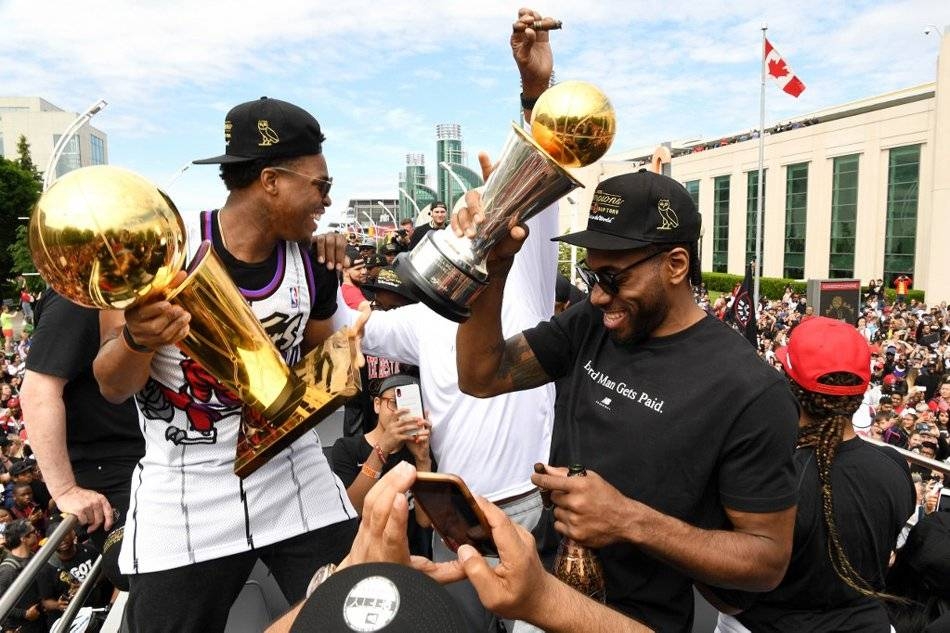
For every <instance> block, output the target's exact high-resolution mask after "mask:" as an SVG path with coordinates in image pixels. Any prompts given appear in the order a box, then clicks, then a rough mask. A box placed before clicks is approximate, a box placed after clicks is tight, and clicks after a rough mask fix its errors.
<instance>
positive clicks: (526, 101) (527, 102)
mask: <svg viewBox="0 0 950 633" xmlns="http://www.w3.org/2000/svg"><path fill="white" fill-rule="evenodd" d="M538 98H539V97H526V96H524V93H523V92H522V93H521V108H522V109H524V110H533V109H534V104H536V103H537V102H538Z"/></svg>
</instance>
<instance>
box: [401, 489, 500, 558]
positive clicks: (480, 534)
mask: <svg viewBox="0 0 950 633" xmlns="http://www.w3.org/2000/svg"><path fill="white" fill-rule="evenodd" d="M411 490H412V495H413V497H414V498H415V500H416V503H418V504H419V507H421V508H422V511H423V512H425V513H426V514H427V515H428V516H429V519H430V520H431V521H432V527H434V528H435V531H436V532H438V533H439V536H441V537H442V541H443V542H444V543H445V545H446V547H448V548H449V549H450V550H452V551H453V552H456V551H458V548H459V546H461V545H466V544H467V545H471V546H472V547H474V548H475V549H476V550H477V551H478V552H479V553H480V554H483V555H485V556H498V548H497V547H495V541H494V540H493V539H492V535H491V528H490V527H489V525H488V521H487V519H485V514H484V513H483V512H482V509H481V508H480V507H478V504H477V503H476V502H475V497H473V496H472V493H471V491H469V489H468V486H466V485H465V482H464V481H462V478H461V477H459V476H458V475H453V474H451V473H416V483H414V484H413V485H412V488H411Z"/></svg>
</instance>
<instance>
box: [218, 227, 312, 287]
mask: <svg viewBox="0 0 950 633" xmlns="http://www.w3.org/2000/svg"><path fill="white" fill-rule="evenodd" d="M214 213H215V211H202V212H201V233H202V235H201V238H202V239H203V240H211V242H212V244H213V243H214V237H213V231H212V218H213V217H214ZM286 259H287V244H286V242H283V241H281V242H278V249H277V270H276V271H275V273H274V277H273V279H271V280H270V282H269V283H268V284H267V285H266V286H264V287H263V288H261V289H260V290H248V289H247V288H241V287H240V286H238V290H240V291H241V294H242V295H244V298H245V299H247V300H248V301H253V300H258V299H266V298H267V297H269V296H270V295H271V294H273V292H274V291H275V290H276V289H277V288H278V287H279V286H280V284H281V282H283V280H284V265H285V260H286ZM303 260H304V262H305V265H307V264H308V263H309V262H308V261H307V260H308V258H307V257H304V258H303ZM307 284H308V285H309V286H310V297H311V305H313V300H312V299H313V293H314V290H313V271H312V270H311V269H310V268H309V267H308V268H307Z"/></svg>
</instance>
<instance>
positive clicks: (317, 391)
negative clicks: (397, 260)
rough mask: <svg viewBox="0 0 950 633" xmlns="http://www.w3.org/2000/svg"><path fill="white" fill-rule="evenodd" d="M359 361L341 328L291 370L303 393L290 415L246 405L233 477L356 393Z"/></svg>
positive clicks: (251, 469)
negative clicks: (258, 410) (271, 413)
mask: <svg viewBox="0 0 950 633" xmlns="http://www.w3.org/2000/svg"><path fill="white" fill-rule="evenodd" d="M358 357H359V350H358V349H357V347H356V341H355V339H352V338H350V337H349V336H348V335H347V332H346V328H344V329H343V330H341V331H339V332H337V333H335V334H333V335H332V336H331V337H330V338H328V339H327V340H326V341H324V342H323V345H321V346H320V347H317V348H316V349H314V350H313V351H311V352H310V353H309V354H307V355H306V356H304V358H303V359H302V360H301V361H300V362H299V363H297V365H295V366H294V368H293V371H294V373H295V374H296V375H297V377H298V378H299V379H300V382H299V383H298V384H304V385H305V390H304V392H303V394H302V396H301V397H300V398H299V400H297V399H294V400H293V401H292V402H293V405H292V406H293V408H292V409H291V410H290V411H280V412H277V413H276V414H275V415H274V416H273V418H271V419H267V418H264V417H262V416H260V415H254V413H253V411H252V410H251V409H250V408H249V407H246V406H245V408H244V411H243V413H242V415H243V422H242V425H241V432H240V434H239V436H238V444H237V454H236V456H235V459H234V474H236V475H237V476H238V477H240V478H241V479H244V478H245V477H247V476H248V475H250V474H251V473H253V472H254V471H256V470H257V469H258V468H260V467H261V466H263V465H264V464H266V463H267V462H268V460H270V459H271V458H273V457H274V456H275V455H277V454H278V453H280V452H281V451H283V450H284V449H285V448H287V447H288V446H290V445H291V444H292V443H294V442H295V441H297V440H298V439H299V438H300V437H301V436H302V435H303V434H304V433H306V432H307V431H309V430H311V429H313V427H315V426H316V425H317V424H318V423H319V422H322V421H323V420H325V419H326V418H328V417H329V416H330V415H331V414H333V413H334V412H335V411H336V410H337V409H339V408H340V407H341V406H342V405H343V403H344V402H346V401H347V400H349V399H350V398H352V397H353V396H355V395H356V394H357V393H358V392H359V390H360V372H359V364H358V363H357V358H358ZM295 382H296V381H295ZM288 408H289V407H288Z"/></svg>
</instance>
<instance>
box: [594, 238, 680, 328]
mask: <svg viewBox="0 0 950 633" xmlns="http://www.w3.org/2000/svg"><path fill="white" fill-rule="evenodd" d="M650 252H651V249H642V248H641V249H634V250H629V251H598V250H588V252H587V265H588V266H589V267H590V269H591V270H594V271H598V272H601V271H602V272H607V273H617V272H619V271H621V270H624V269H625V268H627V267H628V266H630V265H631V264H634V263H635V262H637V261H638V260H643V262H642V264H640V265H637V266H634V267H633V268H630V269H629V270H627V271H625V272H624V273H623V274H622V275H618V277H617V279H616V281H617V285H618V286H619V292H618V293H617V294H616V295H611V294H610V293H608V292H606V291H605V290H604V289H603V288H602V287H601V286H600V284H595V285H594V287H593V288H591V291H590V302H591V304H592V305H594V306H596V307H598V308H600V310H601V311H602V312H603V313H604V317H603V323H604V327H605V328H606V329H607V330H608V332H609V333H610V337H611V338H612V339H613V340H614V341H615V342H617V343H625V344H630V343H637V342H640V341H643V340H645V339H647V338H649V337H650V335H651V334H652V333H653V332H654V331H655V330H656V329H657V328H658V327H660V325H661V324H662V323H663V322H664V321H665V320H666V317H667V315H668V314H669V312H670V300H669V298H668V297H667V296H666V294H665V293H664V291H663V288H662V284H660V283H658V282H659V280H658V271H659V268H660V265H661V264H662V262H664V261H665V257H666V254H661V255H659V256H657V257H651V258H649V260H647V259H645V258H646V257H647V256H648V255H649V254H650Z"/></svg>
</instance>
